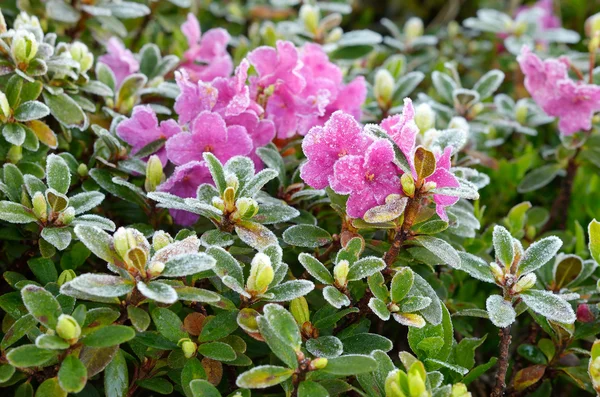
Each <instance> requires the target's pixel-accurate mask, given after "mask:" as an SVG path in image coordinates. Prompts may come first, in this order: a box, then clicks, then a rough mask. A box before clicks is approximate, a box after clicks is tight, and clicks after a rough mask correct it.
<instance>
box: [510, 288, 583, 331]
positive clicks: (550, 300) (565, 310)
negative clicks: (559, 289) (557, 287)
mask: <svg viewBox="0 0 600 397" xmlns="http://www.w3.org/2000/svg"><path fill="white" fill-rule="evenodd" d="M519 296H520V297H521V299H523V302H525V304H526V305H527V306H528V307H529V308H530V309H531V310H533V311H534V312H536V313H538V314H540V315H542V316H544V317H546V318H547V319H548V320H552V321H557V322H559V323H566V324H573V323H574V322H575V319H576V316H575V312H574V311H573V308H572V307H571V305H570V304H569V303H568V302H567V301H565V300H564V299H562V298H560V297H559V296H557V295H555V294H553V293H552V292H549V291H542V290H535V289H530V290H527V291H524V292H522V293H521V294H520V295H519Z"/></svg>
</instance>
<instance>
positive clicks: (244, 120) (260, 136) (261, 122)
mask: <svg viewBox="0 0 600 397" xmlns="http://www.w3.org/2000/svg"><path fill="white" fill-rule="evenodd" d="M225 123H226V124H227V125H239V126H242V127H244V128H245V129H246V132H247V133H248V136H249V137H250V139H251V140H252V149H250V153H249V154H247V156H248V157H250V158H251V159H252V161H254V166H255V169H256V170H261V169H262V168H263V163H262V160H261V159H260V158H259V157H258V155H257V154H256V149H257V148H259V147H263V146H265V145H267V144H268V143H270V142H271V141H272V140H273V138H275V124H274V123H273V122H272V121H271V120H266V119H260V118H259V117H258V116H257V115H256V113H254V112H251V111H246V112H243V113H240V114H238V115H236V116H230V117H226V118H225Z"/></svg>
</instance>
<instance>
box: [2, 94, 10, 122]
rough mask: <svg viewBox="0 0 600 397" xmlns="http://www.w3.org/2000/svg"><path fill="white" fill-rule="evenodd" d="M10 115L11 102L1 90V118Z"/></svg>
mask: <svg viewBox="0 0 600 397" xmlns="http://www.w3.org/2000/svg"><path fill="white" fill-rule="evenodd" d="M7 117H10V104H9V103H8V99H7V98H6V95H5V94H4V93H3V92H2V91H0V119H6V118H7Z"/></svg>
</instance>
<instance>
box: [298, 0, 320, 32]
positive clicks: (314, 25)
mask: <svg viewBox="0 0 600 397" xmlns="http://www.w3.org/2000/svg"><path fill="white" fill-rule="evenodd" d="M320 14H321V13H320V11H319V7H316V6H313V5H311V4H304V5H302V7H300V13H299V15H300V20H301V21H302V22H303V23H304V27H305V28H306V30H307V31H309V32H310V33H313V34H316V33H317V30H318V29H319V20H320V19H321V15H320Z"/></svg>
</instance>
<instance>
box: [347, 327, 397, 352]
mask: <svg viewBox="0 0 600 397" xmlns="http://www.w3.org/2000/svg"><path fill="white" fill-rule="evenodd" d="M341 341H342V343H343V344H344V354H371V353H372V352H374V351H375V350H379V351H382V352H386V353H387V352H389V351H390V350H392V348H393V347H394V345H393V344H392V341H391V340H389V339H388V338H386V337H385V336H382V335H377V334H371V333H368V332H361V333H357V334H354V335H350V336H345V337H344V338H342V339H341Z"/></svg>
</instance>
